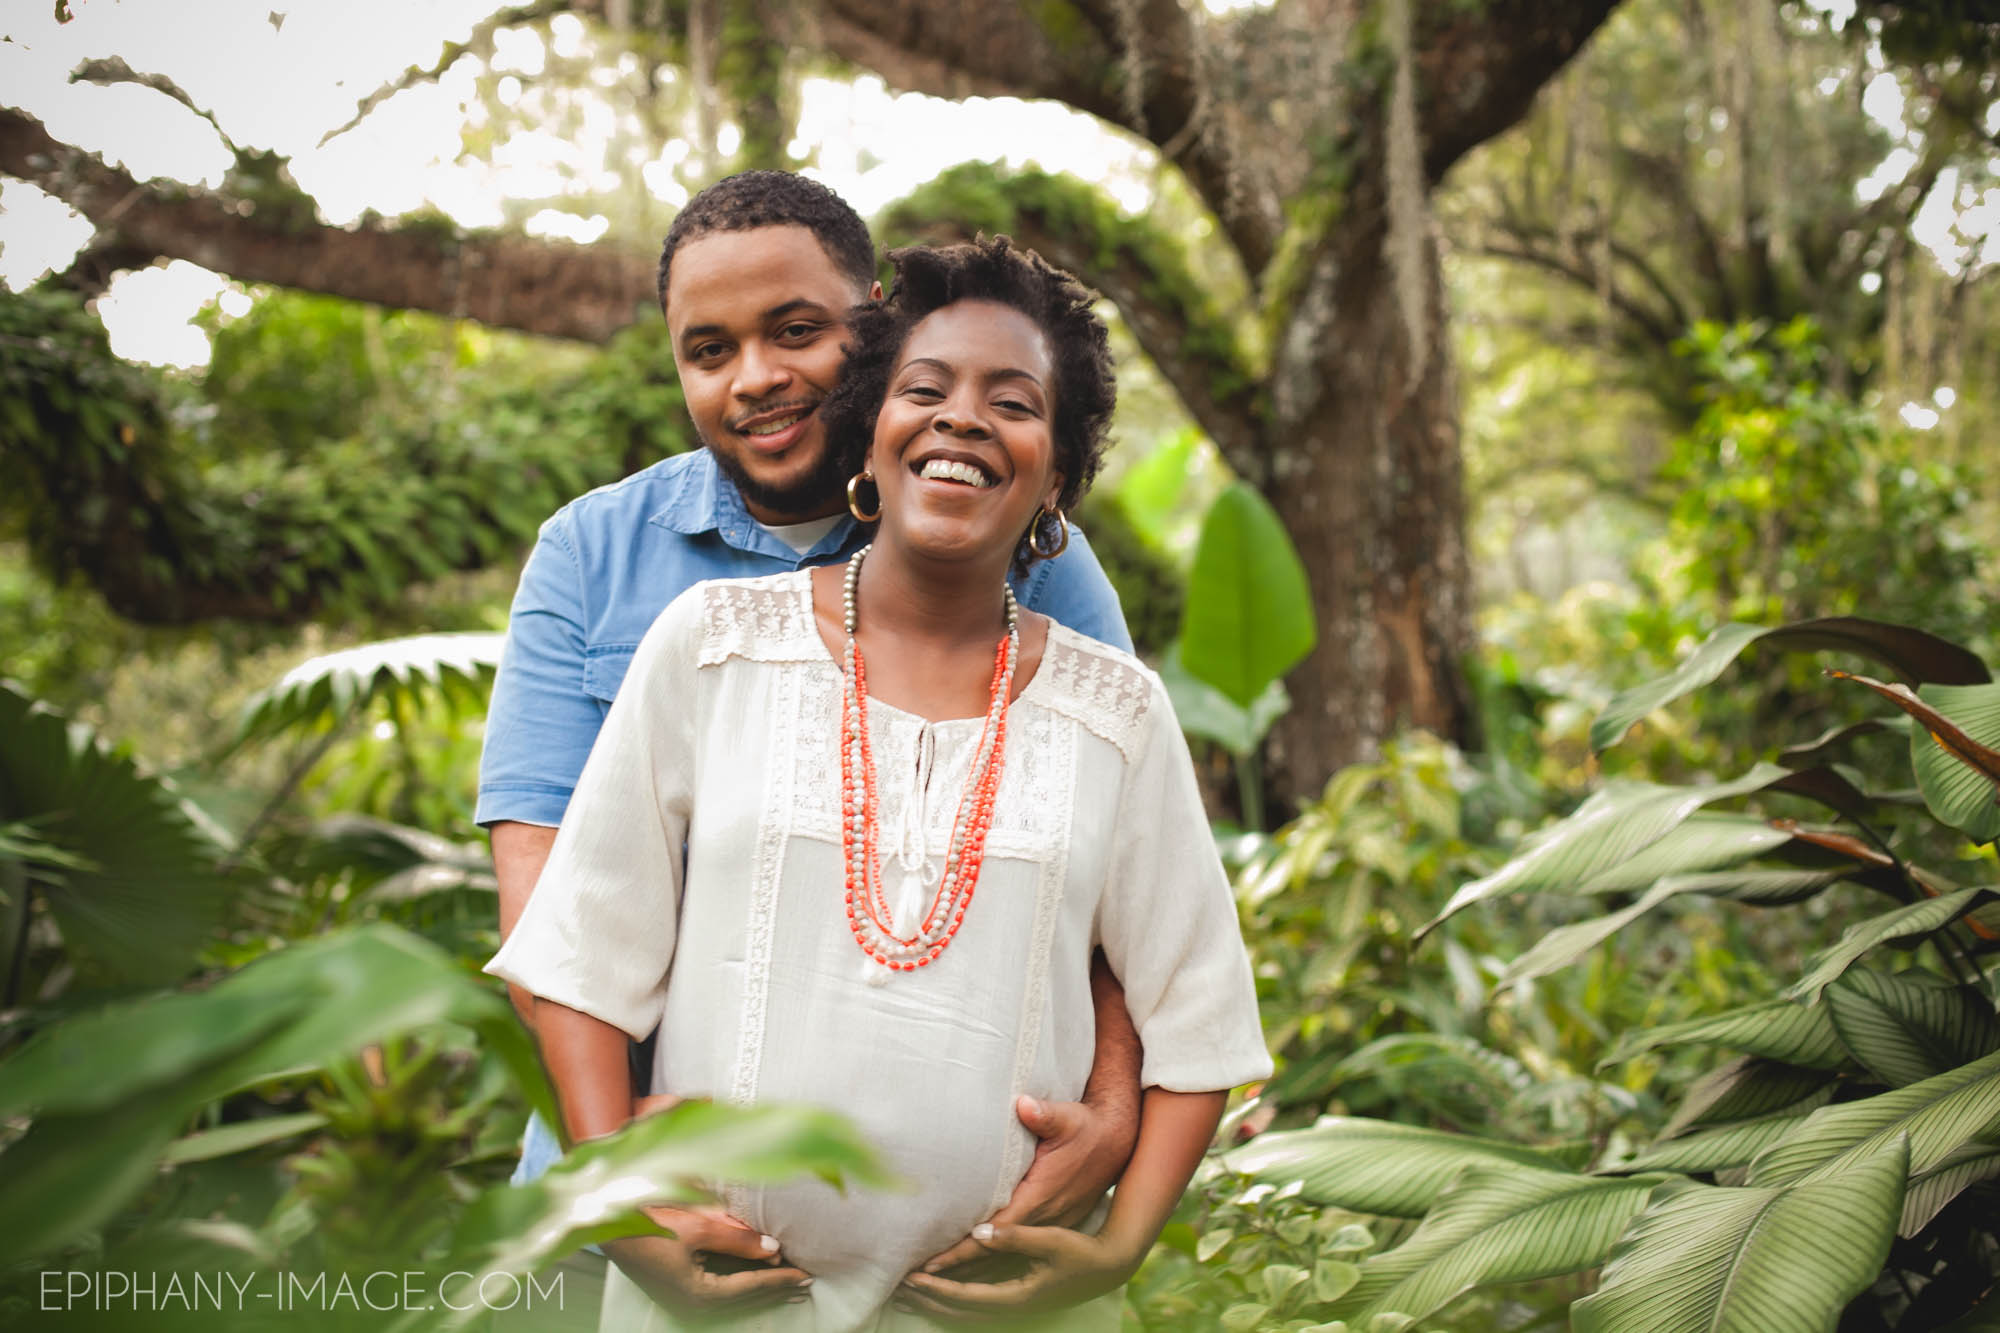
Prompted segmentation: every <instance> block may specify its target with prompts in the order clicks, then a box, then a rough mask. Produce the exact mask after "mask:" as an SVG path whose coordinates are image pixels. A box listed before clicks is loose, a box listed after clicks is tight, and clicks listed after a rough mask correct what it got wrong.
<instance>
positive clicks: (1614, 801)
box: [1418, 764, 1789, 936]
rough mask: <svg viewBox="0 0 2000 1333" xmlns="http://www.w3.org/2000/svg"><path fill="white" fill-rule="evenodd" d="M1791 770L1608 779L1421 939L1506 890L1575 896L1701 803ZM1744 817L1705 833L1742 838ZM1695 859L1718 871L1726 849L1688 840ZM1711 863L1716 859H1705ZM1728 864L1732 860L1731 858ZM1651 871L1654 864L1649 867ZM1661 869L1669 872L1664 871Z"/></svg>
mask: <svg viewBox="0 0 2000 1333" xmlns="http://www.w3.org/2000/svg"><path fill="white" fill-rule="evenodd" d="M1788 772H1789V770H1786V769H1783V768H1780V767H1778V766H1777V765H1776V764H1759V765H1757V766H1756V767H1755V768H1753V769H1751V770H1750V771H1749V772H1748V773H1746V774H1744V775H1743V776H1742V777H1740V778H1738V779H1736V780H1735V781H1734V782H1724V783H1718V784H1716V785H1713V786H1700V787H1666V786H1659V785H1656V784H1654V783H1650V782H1615V783H1609V784H1607V785H1606V786H1604V787H1603V788H1602V789H1601V790H1599V791H1597V792H1595V793H1593V794H1592V795H1591V797H1590V799H1588V800H1586V801H1585V802H1584V803H1583V804H1582V805H1580V806H1578V807H1577V808H1576V810H1575V812H1574V813H1572V814H1571V815H1570V816H1569V817H1568V818H1566V819H1564V820H1562V821H1560V822H1559V823H1557V824H1555V825H1553V826H1552V827H1550V828H1548V829H1545V830H1543V831H1542V832H1541V834H1540V835H1538V836H1537V837H1536V839H1535V840H1534V841H1533V843H1532V844H1531V845H1529V846H1527V847H1526V848H1525V849H1524V850H1523V851H1522V852H1521V853H1520V854H1519V855H1517V856H1516V857H1514V859H1513V860H1511V861H1509V862H1507V864H1506V865H1504V866H1501V867H1500V868H1499V869H1498V870H1496V871H1494V872H1493V873H1492V874H1490V875H1487V876H1486V877H1484V878H1483V879H1476V880H1473V881H1472V882H1471V883H1469V884H1465V885H1462V886H1460V888H1459V890H1458V892H1456V893H1454V894H1453V895H1452V896H1451V901H1449V902H1448V903H1446V904H1445V907H1444V910H1443V911H1442V912H1439V913H1438V914H1437V916H1436V917H1434V918H1433V919H1432V920H1431V921H1429V922H1428V923H1426V924H1425V925H1424V927H1423V929H1422V930H1420V931H1419V932H1418V935H1419V936H1422V935H1423V934H1424V933H1426V932H1428V931H1431V930H1433V929H1435V928H1436V927H1437V926H1438V925H1439V924H1440V923H1442V922H1443V921H1445V920H1446V919H1447V918H1449V917H1451V916H1453V915H1455V914H1456V913H1458V912H1461V911H1464V910H1465V909H1466V908H1467V907H1470V906H1472V905H1473V904H1474V903H1479V902H1484V901H1486V900H1487V899H1489V898H1497V897H1499V896H1501V895H1502V894H1507V893H1541V892H1550V891H1553V892H1558V893H1575V892H1577V891H1578V888H1579V886H1581V885H1585V884H1588V883H1590V882H1592V881H1593V880H1595V879H1597V877H1599V876H1600V875H1604V874H1606V873H1607V872H1609V871H1611V870H1612V869H1613V868H1614V867H1617V866H1619V865H1622V864H1624V863H1625V862H1626V861H1627V860H1629V859H1631V858H1632V857H1634V856H1636V855H1638V854H1639V853H1641V852H1643V851H1645V850H1646V849H1647V848H1650V847H1651V846H1652V845H1653V844H1654V843H1656V842H1658V841H1660V840H1661V839H1662V838H1664V837H1666V836H1667V834H1669V833H1670V832H1672V831H1674V830H1675V829H1677V828H1679V827H1680V826H1681V825H1683V824H1685V823H1686V822H1687V821H1688V820H1689V819H1690V818H1691V817H1692V816H1693V815H1694V814H1695V813H1696V812H1697V811H1699V810H1700V809H1701V808H1702V807H1703V806H1707V805H1712V804H1714V803H1715V802H1717V801H1725V800H1729V799H1731V798H1733V797H1738V796H1746V795H1748V794H1750V793H1751V792H1755V791H1762V790H1763V789H1764V788H1766V787H1769V786H1770V785H1771V784H1772V783H1774V782H1778V781H1782V780H1783V779H1784V778H1785V777H1786V776H1788ZM1744 832H1745V826H1744V825H1743V824H1742V823H1741V821H1728V822H1725V823H1718V824H1716V825H1714V826H1713V827H1712V828H1711V829H1708V830H1706V831H1705V835H1704V836H1706V837H1712V838H1713V839H1714V841H1715V842H1716V843H1717V844H1718V845H1726V846H1729V847H1731V848H1735V847H1740V846H1741V845H1742V843H1743V840H1744V839H1743V835H1744ZM1683 845H1684V847H1685V848H1686V851H1687V854H1688V855H1689V856H1690V857H1691V858H1694V860H1693V863H1692V864H1690V865H1688V866H1687V869H1690V870H1698V869H1709V868H1712V857H1713V856H1716V855H1720V854H1721V853H1720V851H1719V850H1718V851H1716V852H1710V851H1708V850H1706V849H1705V847H1704V844H1703V839H1702V838H1694V837H1691V838H1689V839H1688V840H1687V841H1686V842H1685V843H1684V844H1683ZM1703 861H1710V862H1711V863H1710V864H1702V862H1703ZM1725 863H1726V862H1725ZM1649 869H1650V867H1649ZM1660 873H1663V874H1664V873H1669V872H1667V871H1664V870H1663V871H1661V872H1660Z"/></svg>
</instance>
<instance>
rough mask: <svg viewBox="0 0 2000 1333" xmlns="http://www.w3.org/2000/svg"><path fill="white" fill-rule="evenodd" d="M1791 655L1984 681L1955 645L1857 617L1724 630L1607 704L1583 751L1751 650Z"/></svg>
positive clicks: (1982, 671)
mask: <svg viewBox="0 0 2000 1333" xmlns="http://www.w3.org/2000/svg"><path fill="white" fill-rule="evenodd" d="M1759 642H1761V643H1763V644H1765V645H1767V646H1769V647H1773V648H1781V649H1785V650H1787V651H1792V652H1814V651H1832V652H1846V653H1854V654H1857V655H1859V656H1862V657H1865V658H1868V659H1869V660H1870V661H1874V662H1881V663H1883V664H1884V665H1886V666H1888V667H1889V668H1890V669H1891V670H1892V671H1894V672H1896V673H1897V674H1898V675H1900V676H1902V677H1903V678H1904V679H1905V680H1909V681H1912V682H1918V683H1921V682H1938V683H1942V684H1950V685H1976V684H1981V683H1983V682H1985V681H1988V680H1991V679H1992V675H1991V673H1989V672H1988V671H1987V669H1986V664H1985V663H1984V662H1981V661H1980V660H1979V658H1978V657H1976V656H1974V655H1973V654H1972V653H1969V652H1967V651H1966V650H1965V649H1963V648H1960V647H1959V646H1958V645H1956V644H1953V643H1950V642H1948V641H1946V640H1944V639H1940V638H1938V637H1937V636H1936V635H1934V634H1926V633H1925V632H1924V631H1922V630H1918V629H1911V628H1909V627H1908V626H1906V625H1891V624H1887V623H1885V622H1883V621H1879V620H1863V619H1861V618H1859V617H1856V616H1832V617H1828V618H1825V619H1820V620H1800V621H1795V622H1793V623H1792V624H1789V625H1778V626H1763V625H1745V624H1740V623H1738V624H1729V625H1724V626H1723V627H1722V628H1721V629H1718V630H1717V631H1715V633H1713V634H1711V635H1709V636H1708V638H1707V639H1705V640H1703V642H1702V644H1701V646H1700V647H1698V648H1696V649H1695V650H1694V652H1693V653H1691V654H1690V655H1689V656H1688V657H1687V659H1686V660H1685V661H1683V662H1682V663H1681V664H1680V665H1679V666H1677V667H1675V668H1674V669H1673V670H1672V671H1671V672H1669V673H1668V674H1666V675H1665V676H1662V677H1660V678H1659V679H1658V680H1655V681H1651V682H1649V683H1647V684H1645V685H1639V686H1635V687H1634V688H1632V689H1629V690H1626V691H1624V692H1623V693H1622V694H1619V695H1618V696H1617V697H1615V698H1613V699H1612V700H1611V702H1610V703H1608V704H1606V705H1605V706H1604V711H1603V712H1602V713H1600V714H1598V717H1597V721H1596V722H1594V723H1592V724H1591V728H1590V748H1591V749H1593V750H1600V751H1601V750H1608V749H1610V748H1611V747H1612V746H1613V745H1616V744H1617V743H1618V741H1619V740H1620V738H1622V737H1623V736H1624V735H1625V733H1626V732H1627V731H1629V730H1631V728H1632V724H1633V723H1635V722H1637V721H1639V720H1640V719H1641V718H1643V717H1645V716H1646V714H1648V713H1650V712H1652V711H1653V710H1654V709H1656V708H1661V707H1664V706H1665V705H1667V704H1669V703H1672V702H1673V701H1674V700H1676V699H1679V698H1681V697H1682V696H1683V695H1686V694H1689V693H1691V692H1693V691H1695V690H1698V689H1700V688H1701V687H1702V686H1704V685H1706V684H1708V683H1709V682H1710V681H1712V680H1714V679H1715V678H1716V677H1717V676H1720V675H1721V674H1722V673H1723V671H1725V670H1726V669H1727V668H1728V666H1729V664H1730V663H1731V662H1733V661H1735V660H1736V657H1737V655H1738V654H1739V653H1741V652H1742V651H1743V650H1744V649H1745V648H1747V647H1749V646H1750V645H1751V644H1753V643H1759Z"/></svg>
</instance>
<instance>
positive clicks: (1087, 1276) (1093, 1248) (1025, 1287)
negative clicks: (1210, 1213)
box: [896, 1222, 1146, 1323]
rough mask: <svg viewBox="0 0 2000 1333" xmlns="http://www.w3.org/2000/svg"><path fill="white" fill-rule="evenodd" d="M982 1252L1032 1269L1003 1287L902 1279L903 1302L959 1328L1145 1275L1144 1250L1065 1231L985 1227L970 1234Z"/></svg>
mask: <svg viewBox="0 0 2000 1333" xmlns="http://www.w3.org/2000/svg"><path fill="white" fill-rule="evenodd" d="M972 1239H973V1243H974V1245H975V1247H976V1248H977V1250H978V1252H980V1253H984V1254H992V1255H1015V1256H1019V1257H1020V1258H1022V1259H1025V1260H1026V1261H1027V1272H1026V1273H1025V1274H1023V1275H1022V1276H1020V1277H1017V1278H1011V1279H1009V1280H1007V1281H1005V1282H954V1281H952V1280H951V1279H950V1278H945V1277H939V1276H938V1275H936V1274H935V1273H927V1272H919V1273H912V1274H910V1275H909V1276H908V1277H907V1278H905V1279H903V1285H902V1286H901V1287H900V1288H899V1289H898V1290H897V1292H896V1298H897V1300H898V1301H899V1302H900V1303H901V1304H904V1305H906V1306H908V1307H909V1308H911V1309H913V1310H917V1311H920V1312H922V1313H924V1314H928V1315H932V1316H935V1317H937V1318H940V1319H945V1320H948V1321H953V1322H958V1323H978V1322H983V1321H987V1320H1007V1319H1016V1318H1019V1317H1020V1316H1021V1315H1024V1314H1036V1313H1045V1312H1047V1311H1050V1310H1062V1309H1067V1308H1068V1307H1070V1306H1072V1305H1080V1304H1082V1303H1083V1302H1084V1301H1087V1300H1090V1299H1092V1298H1093V1297H1097V1296H1102V1295H1104V1294H1105V1293H1106V1292H1109V1291H1116V1290H1117V1289H1118V1288H1119V1287H1122V1286H1123V1285H1125V1283H1126V1282H1127V1281H1128V1280H1129V1279H1130V1278H1131V1276H1132V1274H1134V1273H1136V1272H1138V1271H1139V1264H1140V1261H1142V1260H1143V1259H1144V1258H1145V1257H1146V1252H1145V1250H1144V1249H1140V1250H1139V1252H1138V1253H1136V1254H1133V1253H1129V1252H1128V1249H1129V1247H1121V1246H1119V1245H1118V1244H1117V1243H1116V1242H1115V1241H1113V1240H1110V1239H1108V1238H1106V1237H1104V1236H1086V1235H1084V1234H1083V1233H1082V1232H1080V1231H1070V1230H1067V1229H1065V1228H1063V1227H1024V1226H1011V1225H1005V1224H1000V1225H996V1224H994V1223H991V1222H982V1223H980V1224H979V1225H978V1226H976V1227H974V1228H973V1229H972Z"/></svg>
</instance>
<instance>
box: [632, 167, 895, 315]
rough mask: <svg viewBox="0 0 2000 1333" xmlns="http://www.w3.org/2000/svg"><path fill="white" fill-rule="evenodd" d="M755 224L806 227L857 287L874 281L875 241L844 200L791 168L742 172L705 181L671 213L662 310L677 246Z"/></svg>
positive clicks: (863, 287)
mask: <svg viewBox="0 0 2000 1333" xmlns="http://www.w3.org/2000/svg"><path fill="white" fill-rule="evenodd" d="M758 227H804V228H805V229H806V230H807V231H809V232H811V233H812V234H813V235H814V236H815V237H817V238H818V239H819V243H820V248H822V249H823V250H825V251H826V253H827V257H828V258H830V259H832V260H833V262H834V263H835V264H836V265H838V266H839V268H840V271H841V272H842V273H844V274H846V275H847V277H848V278H849V279H851V280H852V281H853V283H854V285H855V288H856V289H857V290H858V291H860V292H863V293H866V292H867V290H868V288H869V287H870V286H871V285H872V284H873V283H874V281H875V242H874V241H873V240H871V239H870V238H869V235H868V224H867V223H865V222H863V221H862V220H861V215H860V214H859V213H856V212H855V211H854V209H853V208H852V207H850V206H849V205H848V202H847V201H846V200H845V199H842V198H841V197H840V196H839V195H837V194H835V193H834V192H833V191H832V190H829V189H827V188H826V186H824V185H821V184H820V183H819V182H818V181H816V180H811V179H809V178H807V177H805V176H799V175H795V174H793V173H792V172H789V171H745V172H740V173H738V174H737V175H734V176H728V177H725V178H723V179H722V180H719V181H717V182H716V183H715V184H713V185H711V186H709V187H708V188H707V189H706V190H703V191H702V192H701V193H700V194H698V195H696V196H695V197H694V198H692V199H690V200H688V202H687V207H686V208H683V209H682V210H681V211H680V212H679V213H678V214H677V215H675V217H674V221H673V225H672V226H670V227H668V228H667V239H666V243H665V244H664V245H662V246H661V247H660V279H659V282H660V309H662V310H665V309H666V308H667V270H668V269H670V268H671V267H672V266H673V262H674V252H675V251H677V250H679V249H680V247H681V246H683V245H685V244H687V243H688V242H689V241H694V240H699V239H701V238H702V237H703V236H707V235H710V234H711V233H714V232H718V231H754V230H755V229H756V228H758Z"/></svg>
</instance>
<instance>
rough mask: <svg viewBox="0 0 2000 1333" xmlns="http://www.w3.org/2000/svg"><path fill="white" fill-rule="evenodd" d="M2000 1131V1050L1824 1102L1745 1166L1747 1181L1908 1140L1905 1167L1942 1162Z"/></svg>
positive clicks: (1764, 1180)
mask: <svg viewBox="0 0 2000 1333" xmlns="http://www.w3.org/2000/svg"><path fill="white" fill-rule="evenodd" d="M1996 1136H2000V1052H1995V1053H1994V1054H1992V1055H1988V1056H1985V1057H1983V1058H1981V1059H1978V1060H1975V1061H1973V1062H1972V1063H1971V1064H1969V1065H1962V1066H1960V1067H1959V1068H1957V1069H1954V1070H1951V1071H1949V1072H1948V1073H1944V1074H1939V1075H1938V1076H1937V1077H1936V1078H1927V1079H1925V1080H1924V1081H1923V1082H1921V1083H1912V1084H1911V1085H1910V1086H1909V1087H1907V1088H1897V1089H1895V1090H1894V1091H1893V1092H1885V1093H1881V1094H1879V1095H1877V1096H1874V1097H1864V1098H1862V1099H1861V1100H1859V1101H1852V1102H1842V1103H1840V1104H1839V1105H1837V1106H1823V1107H1821V1108H1820V1109H1819V1110H1817V1111H1815V1112H1813V1113H1812V1115H1811V1116H1810V1117H1809V1118H1808V1119H1807V1120H1806V1123H1805V1124H1803V1125H1801V1126H1799V1128H1798V1129H1797V1131H1795V1132H1794V1133H1792V1134H1790V1135H1788V1136H1786V1138H1785V1139H1783V1140H1782V1141H1781V1142H1779V1143H1777V1144H1774V1145H1773V1146H1772V1147H1770V1148H1768V1149H1766V1150H1765V1151H1764V1153H1763V1154H1762V1155H1761V1156H1759V1157H1758V1158H1757V1160H1756V1161H1755V1162H1752V1163H1751V1165H1750V1182H1751V1184H1753V1185H1781V1184H1785V1183H1787V1182H1789V1181H1794V1180H1798V1179H1801V1178H1803V1177H1805V1176H1806V1175H1808V1174H1813V1175H1817V1174H1818V1173H1819V1172H1820V1171H1821V1170H1822V1169H1831V1168H1834V1167H1837V1166H1838V1163H1837V1162H1836V1160H1835V1159H1842V1158H1844V1159H1847V1160H1852V1159H1854V1158H1856V1157H1860V1156H1865V1155H1866V1154H1868V1153H1871V1152H1873V1151H1875V1150H1876V1149H1877V1148H1879V1147H1880V1146H1881V1145H1882V1144H1883V1143H1886V1142H1888V1141H1889V1140H1890V1139H1894V1138H1905V1139H1907V1140H1908V1141H1909V1158H1910V1171H1911V1174H1913V1175H1924V1174H1926V1173H1928V1172H1931V1171H1934V1170H1936V1169H1937V1168H1939V1167H1940V1166H1943V1165H1944V1164H1945V1162H1946V1161H1947V1160H1949V1159H1950V1158H1951V1157H1952V1155H1953V1154H1954V1153H1956V1152H1958V1151H1959V1150H1960V1149H1962V1148H1964V1147H1965V1146H1966V1145H1967V1144H1969V1143H1974V1142H1980V1141H1990V1140H1993V1139H1994V1138H1995V1137H1996Z"/></svg>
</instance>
